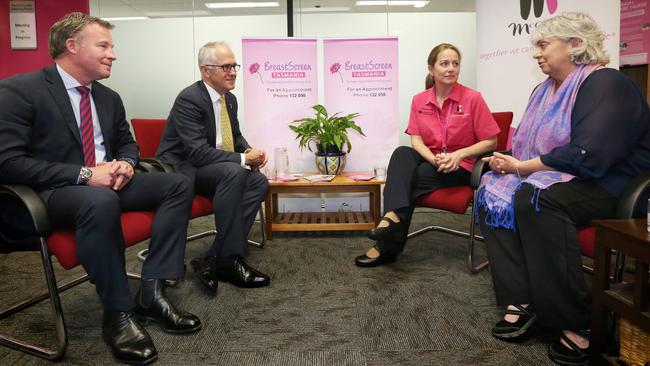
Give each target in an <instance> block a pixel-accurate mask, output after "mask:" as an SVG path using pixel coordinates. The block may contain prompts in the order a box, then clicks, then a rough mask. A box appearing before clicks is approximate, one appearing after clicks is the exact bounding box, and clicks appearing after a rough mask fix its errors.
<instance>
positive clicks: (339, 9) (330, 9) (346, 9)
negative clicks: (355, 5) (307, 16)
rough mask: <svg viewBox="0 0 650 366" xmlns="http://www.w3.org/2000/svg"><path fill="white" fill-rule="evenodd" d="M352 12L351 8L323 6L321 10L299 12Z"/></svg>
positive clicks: (307, 9) (309, 9) (304, 9)
mask: <svg viewBox="0 0 650 366" xmlns="http://www.w3.org/2000/svg"><path fill="white" fill-rule="evenodd" d="M350 10H352V9H351V8H350V7H349V6H332V7H327V6H321V7H320V8H302V9H300V10H299V11H300V12H303V13H319V12H328V11H329V12H341V11H350Z"/></svg>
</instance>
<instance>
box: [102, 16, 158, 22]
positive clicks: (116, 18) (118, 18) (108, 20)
mask: <svg viewBox="0 0 650 366" xmlns="http://www.w3.org/2000/svg"><path fill="white" fill-rule="evenodd" d="M144 19H149V17H109V18H102V20H105V21H107V22H112V21H116V20H144Z"/></svg>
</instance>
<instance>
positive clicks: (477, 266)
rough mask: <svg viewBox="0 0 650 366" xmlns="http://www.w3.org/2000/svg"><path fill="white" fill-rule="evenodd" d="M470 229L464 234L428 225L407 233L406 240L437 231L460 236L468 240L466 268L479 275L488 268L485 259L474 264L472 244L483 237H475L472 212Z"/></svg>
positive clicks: (474, 219) (474, 220) (474, 222)
mask: <svg viewBox="0 0 650 366" xmlns="http://www.w3.org/2000/svg"><path fill="white" fill-rule="evenodd" d="M469 225H470V227H469V233H466V232H464V231H459V230H455V229H451V228H448V227H444V226H438V225H429V226H426V227H423V228H421V229H419V230H416V231H414V232H412V233H409V234H408V235H407V236H406V238H407V239H410V238H412V237H414V236H418V235H421V234H424V233H426V232H429V231H439V232H442V233H446V234H451V235H456V236H460V237H463V238H468V239H469V243H468V247H467V266H468V268H469V270H470V272H472V273H479V272H481V271H482V270H484V269H485V268H487V266H488V264H489V263H488V261H487V259H484V260H482V261H481V262H479V263H478V264H474V243H475V242H476V241H477V240H478V241H484V239H483V237H482V236H480V235H476V218H475V217H474V212H472V214H471V217H470V224H469Z"/></svg>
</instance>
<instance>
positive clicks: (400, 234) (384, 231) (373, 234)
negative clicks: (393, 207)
mask: <svg viewBox="0 0 650 366" xmlns="http://www.w3.org/2000/svg"><path fill="white" fill-rule="evenodd" d="M382 220H384V221H386V222H388V226H384V227H376V228H372V229H370V230H368V238H370V239H372V240H384V241H392V242H398V243H403V242H405V241H406V234H407V232H406V229H407V228H406V225H404V223H403V222H402V221H400V222H395V221H393V220H391V219H390V218H388V217H384V218H382Z"/></svg>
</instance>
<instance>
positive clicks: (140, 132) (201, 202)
mask: <svg viewBox="0 0 650 366" xmlns="http://www.w3.org/2000/svg"><path fill="white" fill-rule="evenodd" d="M166 123H167V121H166V120H164V119H146V118H133V119H132V120H131V125H132V126H133V132H134V133H135V139H136V140H137V142H138V146H140V155H141V161H142V162H143V163H145V164H147V163H148V164H151V165H153V166H155V167H156V168H157V169H159V170H162V171H165V172H173V171H174V168H172V167H171V166H170V165H169V164H165V163H164V162H162V161H160V160H157V159H156V158H155V157H156V151H157V150H158V145H160V140H161V137H162V135H163V132H164V130H165V124H166ZM212 213H213V207H212V197H210V196H205V195H200V194H197V195H195V196H194V200H193V201H192V212H191V214H190V219H194V218H197V217H203V216H207V215H211V214H212ZM260 215H263V213H262V211H261V209H260ZM260 222H261V224H262V230H261V232H262V240H261V242H257V241H254V240H248V243H249V244H250V245H253V246H256V247H263V246H264V243H265V242H266V238H265V236H264V235H265V234H264V227H263V225H264V217H263V216H262V219H261V220H260ZM216 233H217V231H216V230H208V231H205V232H202V233H198V234H195V235H191V236H188V237H187V240H188V241H190V240H195V239H199V238H202V237H205V236H209V235H215V234H216ZM146 253H147V250H146V249H145V250H144V251H143V252H141V253H140V256H141V257H143V256H145V255H146Z"/></svg>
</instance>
